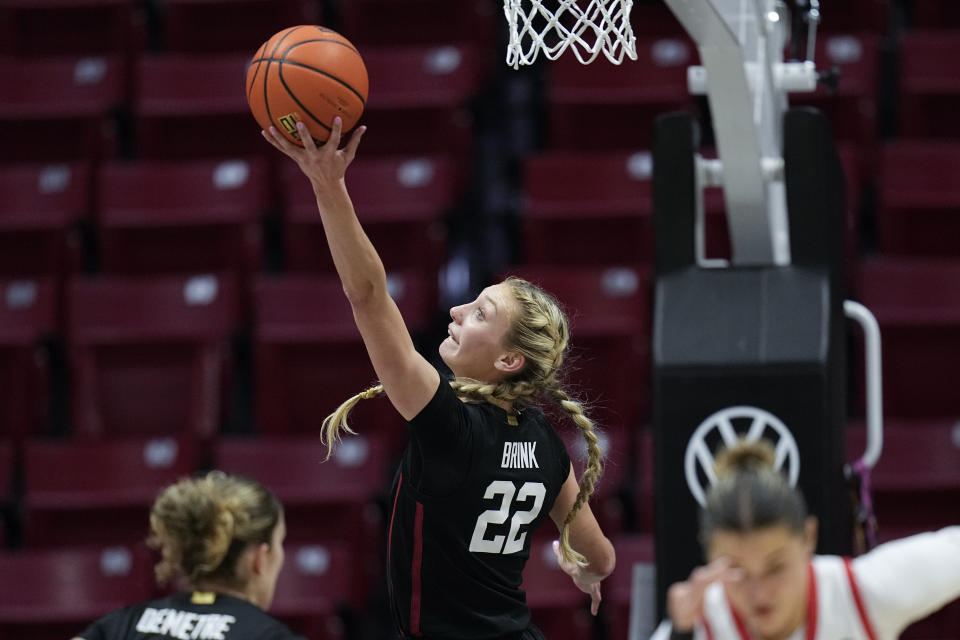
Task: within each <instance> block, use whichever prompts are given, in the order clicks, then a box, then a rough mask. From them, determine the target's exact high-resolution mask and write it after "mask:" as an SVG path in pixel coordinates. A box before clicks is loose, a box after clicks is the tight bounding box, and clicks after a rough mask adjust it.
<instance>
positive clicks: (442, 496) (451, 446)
mask: <svg viewBox="0 0 960 640" xmlns="http://www.w3.org/2000/svg"><path fill="white" fill-rule="evenodd" d="M300 127H301V129H300V131H301V134H305V133H306V130H305V129H304V128H302V127H303V124H302V123H300ZM341 127H342V125H341V122H340V119H339V118H337V119H336V120H335V121H334V124H333V129H332V131H331V134H330V139H329V140H328V141H327V143H326V144H325V145H324V146H323V147H322V148H319V149H318V148H316V146H315V145H314V144H313V141H312V138H311V136H310V135H301V136H300V138H301V139H303V140H304V141H305V142H304V144H305V147H304V148H302V149H301V148H299V147H296V146H294V145H293V144H291V143H289V142H288V141H287V140H286V139H285V138H283V137H282V136H281V135H280V134H279V133H278V132H277V131H276V130H275V129H274V128H271V129H270V131H269V132H267V131H265V132H264V133H263V135H264V137H265V138H266V139H267V140H268V141H270V142H271V143H272V144H273V145H274V146H275V147H276V148H277V149H279V150H280V151H282V152H283V153H285V154H286V155H288V156H289V157H291V158H292V159H293V160H295V161H296V162H297V164H298V165H299V167H300V169H301V170H302V171H303V172H304V174H306V176H307V177H308V178H309V179H310V182H311V184H312V185H313V190H314V193H315V194H316V197H317V205H318V208H319V210H320V217H321V220H322V222H323V226H324V231H325V232H326V236H327V242H328V244H329V248H330V252H331V254H332V256H333V260H334V264H335V266H336V268H337V273H338V274H339V275H340V279H341V281H342V282H343V289H344V293H345V294H346V296H347V299H348V300H349V301H350V304H351V306H352V308H353V315H354V319H355V320H356V324H357V327H358V329H359V330H360V334H361V336H362V337H363V341H364V344H365V345H366V348H367V353H368V354H369V356H370V360H371V362H372V364H373V367H374V369H375V371H376V372H377V376H378V378H379V380H380V383H381V384H380V385H378V386H376V387H373V388H371V389H368V390H367V391H364V392H362V393H360V394H358V395H356V396H354V397H353V398H350V399H349V400H347V401H346V402H344V404H343V405H341V406H340V408H338V409H337V411H336V412H334V413H333V414H332V415H331V416H329V417H328V418H327V420H326V421H325V422H324V434H325V439H326V442H327V443H328V445H329V446H331V447H333V446H334V445H335V444H336V442H337V441H338V439H339V435H340V431H341V429H343V430H346V431H348V432H351V433H352V430H351V429H350V428H349V427H348V426H347V414H348V413H349V411H350V409H351V408H352V407H353V406H354V405H355V404H356V403H357V402H358V401H359V400H361V399H367V398H371V397H373V396H375V395H378V394H380V393H385V394H386V395H387V398H389V400H390V402H391V403H392V404H393V406H394V407H395V408H396V410H397V411H398V412H399V413H400V415H401V416H403V418H404V419H405V420H407V421H408V422H409V434H410V441H409V444H408V446H407V448H406V450H405V452H404V454H403V459H402V462H401V464H400V468H399V469H398V471H397V474H396V478H395V480H394V486H393V494H392V495H393V497H392V511H391V515H390V522H389V542H388V547H387V556H388V563H389V567H388V569H389V584H388V588H389V591H390V598H391V608H392V613H393V618H394V621H395V623H396V625H397V628H398V631H399V632H400V634H401V635H402V636H404V637H425V638H446V639H450V640H453V639H467V638H469V639H481V638H489V639H494V638H511V639H513V638H516V639H521V638H523V639H528V638H529V639H534V638H541V637H542V635H541V633H540V632H539V631H538V630H537V629H536V628H535V627H534V626H533V625H532V624H531V623H530V611H529V609H528V608H527V606H526V599H525V595H524V593H523V591H522V590H521V589H520V583H521V580H522V575H521V573H522V570H523V567H524V564H525V563H526V560H527V557H528V556H529V552H530V544H531V538H532V535H533V531H534V530H535V529H536V528H537V527H538V526H539V525H540V524H541V523H542V522H543V521H544V520H545V519H546V517H547V515H549V516H550V519H552V520H553V521H554V523H556V525H557V527H558V528H559V530H560V540H559V541H558V545H557V551H558V552H559V554H560V556H561V557H562V559H563V560H564V562H563V563H562V564H561V567H562V568H563V569H564V571H566V572H567V573H568V574H569V575H570V576H571V577H572V578H573V581H574V583H575V584H576V585H577V586H578V587H579V588H580V589H581V590H582V591H584V592H585V593H588V594H590V596H591V599H592V610H593V612H594V613H596V610H597V606H598V604H599V601H600V581H601V580H603V579H604V578H605V577H606V576H607V575H609V574H610V573H611V572H612V571H613V567H614V561H615V559H614V551H613V546H612V545H611V544H610V541H609V540H608V539H607V538H606V537H605V536H604V535H603V533H602V532H601V530H600V527H599V526H598V524H597V521H596V519H595V518H594V516H593V513H592V512H591V510H590V506H589V504H588V503H587V499H588V498H589V496H590V494H591V492H592V491H593V487H594V483H595V482H596V480H597V478H598V476H599V475H600V471H601V461H600V457H601V456H600V449H599V446H598V444H597V436H596V435H595V434H594V432H593V423H592V422H591V421H590V420H589V418H587V416H585V415H584V413H583V410H582V409H581V407H580V405H579V404H577V403H576V402H574V401H572V400H571V399H570V398H569V397H568V396H567V394H566V393H565V392H564V391H563V390H562V388H561V387H560V385H559V382H558V379H557V375H558V373H559V369H560V366H561V364H562V362H563V357H564V353H565V351H566V348H567V343H568V340H569V336H568V331H567V321H566V318H565V317H564V315H563V313H562V312H561V311H560V309H559V307H558V305H557V303H556V301H554V299H553V298H551V297H550V296H548V295H547V294H546V293H544V292H543V291H542V290H540V289H539V288H537V287H535V286H533V285H531V284H530V283H528V282H525V281H523V280H519V279H513V278H510V279H507V280H506V281H504V282H501V283H499V284H496V285H494V286H490V287H487V288H486V289H484V290H483V292H482V293H481V294H480V296H479V297H478V298H477V299H476V300H474V301H472V302H469V303H467V304H464V305H460V306H458V307H454V308H453V309H451V310H450V316H451V319H452V321H451V322H450V325H449V327H448V332H449V336H448V337H447V338H446V339H445V340H444V341H443V343H442V344H441V345H440V349H439V351H440V356H441V358H442V359H443V361H444V362H445V363H446V364H447V365H448V366H449V367H450V369H451V370H452V371H453V373H454V375H455V378H454V379H453V380H452V381H446V380H443V379H441V376H440V374H439V372H438V371H437V370H436V369H435V368H434V367H433V366H432V365H431V364H430V363H429V362H428V361H427V360H426V359H424V358H423V357H422V356H421V355H420V354H419V353H417V351H416V350H415V349H414V346H413V342H412V340H411V339H410V335H409V333H408V332H407V328H406V326H405V324H404V321H403V318H402V317H401V315H400V312H399V311H398V309H397V306H396V304H395V303H394V302H393V300H392V299H391V298H390V296H389V294H388V293H387V284H386V274H385V272H384V268H383V264H382V263H381V262H380V257H379V256H378V255H377V252H376V250H375V249H374V247H373V246H372V245H371V243H370V241H369V239H368V238H367V237H366V235H365V234H364V232H363V229H362V228H361V226H360V223H359V222H358V220H357V216H356V213H355V212H354V209H353V205H352V204H351V202H350V197H349V195H348V194H347V189H346V185H345V182H344V174H345V171H346V169H347V166H348V165H349V164H350V162H351V161H352V160H353V158H354V156H355V154H356V151H357V146H358V145H359V142H360V138H361V137H362V135H363V133H364V131H365V128H364V127H360V128H359V129H358V130H357V131H356V132H355V133H354V134H353V136H352V137H351V139H350V141H349V143H348V144H347V145H346V146H345V148H344V149H342V150H339V149H338V146H339V142H340V137H341ZM540 398H545V399H548V400H550V401H553V402H555V403H556V404H558V405H559V406H560V407H561V408H562V409H563V410H564V411H565V412H566V413H567V414H568V415H569V416H570V417H571V419H572V421H573V422H574V423H575V424H576V425H577V427H578V428H579V429H580V430H581V432H582V433H583V435H584V437H585V438H586V441H587V443H588V448H589V452H590V460H589V462H588V469H587V471H586V472H585V473H584V476H583V479H582V485H578V483H577V480H576V477H575V476H574V474H573V469H572V467H571V465H570V459H569V457H568V456H567V452H566V450H565V448H564V445H563V442H562V440H561V439H560V437H559V436H558V435H557V434H556V432H555V431H554V430H553V428H552V427H551V425H550V423H549V422H548V420H547V419H546V417H545V416H544V414H543V413H542V412H541V411H540V410H538V409H537V408H536V407H535V404H534V403H535V401H536V400H538V399H540Z"/></svg>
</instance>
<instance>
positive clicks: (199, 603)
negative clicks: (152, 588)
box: [74, 471, 303, 640]
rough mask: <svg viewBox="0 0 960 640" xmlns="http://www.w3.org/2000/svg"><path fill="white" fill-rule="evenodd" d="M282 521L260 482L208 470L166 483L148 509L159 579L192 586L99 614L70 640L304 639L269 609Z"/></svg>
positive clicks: (280, 547)
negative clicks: (200, 474)
mask: <svg viewBox="0 0 960 640" xmlns="http://www.w3.org/2000/svg"><path fill="white" fill-rule="evenodd" d="M285 535H286V525H285V523H284V520H283V509H282V508H281V506H280V503H279V502H278V501H277V499H276V497H274V496H273V494H272V493H270V491H268V490H267V489H266V488H264V487H263V485H261V484H260V483H258V482H256V481H253V480H248V479H246V478H240V477H236V476H229V475H226V474H224V473H223V472H220V471H213V472H211V473H209V474H207V475H206V476H205V477H203V478H196V479H184V480H181V481H180V482H178V483H177V484H174V485H172V486H170V487H167V489H165V490H164V491H163V493H161V494H160V496H159V497H158V498H157V500H156V502H155V503H154V505H153V510H152V511H151V513H150V539H149V541H148V542H149V544H150V545H151V546H152V547H154V548H157V549H160V551H161V554H162V560H161V561H160V563H159V564H158V565H157V567H156V573H157V580H158V582H160V583H161V584H165V583H167V582H174V581H175V582H185V583H186V584H188V585H189V587H190V591H188V592H184V593H177V594H176V595H172V596H167V597H165V598H158V599H156V600H150V601H147V602H141V603H139V604H135V605H132V606H129V607H126V608H123V609H118V610H117V611H114V612H112V613H108V614H107V615H105V616H104V617H102V618H100V619H99V620H97V621H96V622H94V623H93V624H91V625H90V626H89V627H87V629H86V630H85V631H84V632H83V633H81V634H80V636H79V637H78V638H74V640H141V639H143V640H145V639H147V638H156V639H158V640H159V639H161V638H222V639H223V640H303V638H302V636H299V635H296V634H294V633H293V632H291V631H290V630H289V629H288V628H287V627H285V626H284V625H283V624H281V623H280V622H278V621H277V620H275V619H274V618H272V617H270V616H269V615H267V613H266V610H267V609H268V608H269V607H270V602H271V601H272V600H273V590H274V588H275V587H276V584H277V577H278V576H279V575H280V568H281V567H282V566H283V538H284V536H285Z"/></svg>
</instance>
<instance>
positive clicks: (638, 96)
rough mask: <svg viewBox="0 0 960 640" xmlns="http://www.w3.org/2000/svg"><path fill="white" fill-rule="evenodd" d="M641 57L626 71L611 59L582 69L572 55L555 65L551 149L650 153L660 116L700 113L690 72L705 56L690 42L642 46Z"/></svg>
mask: <svg viewBox="0 0 960 640" xmlns="http://www.w3.org/2000/svg"><path fill="white" fill-rule="evenodd" d="M637 57H638V60H637V62H631V61H627V63H625V64H622V65H614V64H611V63H610V62H608V61H607V60H605V59H601V60H597V61H596V62H594V63H593V64H590V65H582V64H580V62H579V61H578V60H577V59H576V58H575V57H574V56H572V55H571V56H561V57H560V58H558V59H557V60H556V61H554V62H552V63H551V64H550V67H549V73H550V77H549V80H548V85H547V86H548V90H547V91H548V96H547V100H548V104H547V109H548V119H549V130H550V134H549V135H550V138H549V145H548V146H549V147H550V148H554V149H576V150H577V151H582V150H583V149H610V150H624V149H644V148H648V147H649V146H650V137H651V132H652V122H653V119H654V117H655V116H656V115H659V114H660V113H663V112H664V111H671V110H675V109H684V110H690V111H695V110H696V109H695V103H694V101H693V99H692V98H691V96H690V92H689V91H688V90H687V67H689V66H690V65H693V64H697V59H698V57H699V53H698V51H697V48H696V47H695V46H694V44H693V43H692V42H690V40H689V39H688V38H686V37H683V38H659V39H649V40H638V41H637ZM599 122H602V123H603V126H602V127H598V126H597V123H599ZM581 166H582V167H584V166H587V165H586V163H583V164H582V165H581Z"/></svg>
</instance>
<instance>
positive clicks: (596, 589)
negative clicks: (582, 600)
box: [590, 582, 603, 615]
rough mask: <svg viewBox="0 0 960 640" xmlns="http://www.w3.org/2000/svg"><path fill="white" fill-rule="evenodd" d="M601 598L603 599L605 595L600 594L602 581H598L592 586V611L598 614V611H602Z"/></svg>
mask: <svg viewBox="0 0 960 640" xmlns="http://www.w3.org/2000/svg"><path fill="white" fill-rule="evenodd" d="M601 600H603V596H602V595H600V583H599V582H598V583H597V584H595V585H593V586H592V587H591V588H590V613H592V614H593V615H597V612H598V611H600V601H601Z"/></svg>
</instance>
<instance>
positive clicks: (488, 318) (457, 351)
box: [440, 282, 516, 382]
mask: <svg viewBox="0 0 960 640" xmlns="http://www.w3.org/2000/svg"><path fill="white" fill-rule="evenodd" d="M515 308H516V301H515V300H514V297H513V294H512V293H511V292H510V287H509V285H507V284H505V283H502V282H501V283H500V284H497V285H494V286H491V287H487V288H486V289H484V290H483V291H482V292H480V295H479V296H477V299H476V300H474V301H473V302H469V303H467V304H462V305H460V306H458V307H453V308H452V309H450V318H451V322H450V324H449V325H448V326H447V333H448V335H447V339H446V340H444V341H443V342H442V343H441V344H440V357H441V358H443V361H444V362H445V363H446V365H447V366H448V367H450V370H451V371H453V373H454V375H457V376H463V377H468V378H473V379H475V380H482V381H484V382H493V381H497V380H501V379H503V378H504V377H505V376H506V375H507V373H509V372H507V371H504V369H503V367H502V366H498V364H497V363H498V361H500V360H501V359H502V358H503V356H504V354H505V350H504V347H503V340H504V337H505V336H506V335H507V332H508V331H509V330H510V322H511V320H512V318H513V315H514V311H515Z"/></svg>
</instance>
